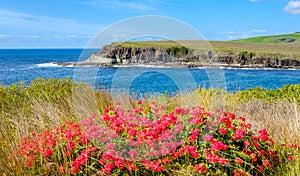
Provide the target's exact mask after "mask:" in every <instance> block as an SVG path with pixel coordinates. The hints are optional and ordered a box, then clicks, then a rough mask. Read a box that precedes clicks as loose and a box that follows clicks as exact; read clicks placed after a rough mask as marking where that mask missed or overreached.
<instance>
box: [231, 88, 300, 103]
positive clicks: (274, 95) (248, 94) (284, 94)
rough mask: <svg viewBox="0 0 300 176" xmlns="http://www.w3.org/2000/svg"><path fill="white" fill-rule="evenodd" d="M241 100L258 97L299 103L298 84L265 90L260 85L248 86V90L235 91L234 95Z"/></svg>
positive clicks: (272, 100)
mask: <svg viewBox="0 0 300 176" xmlns="http://www.w3.org/2000/svg"><path fill="white" fill-rule="evenodd" d="M234 96H235V97H236V98H239V99H240V100H242V101H249V100H250V99H258V100H263V101H267V102H275V101H278V100H282V101H288V102H296V103H298V104H299V103H300V84H295V85H289V84H287V85H285V86H283V87H281V88H278V89H275V90H267V89H264V88H261V87H256V88H250V89H248V90H244V91H240V92H237V93H236V94H235V95H234Z"/></svg>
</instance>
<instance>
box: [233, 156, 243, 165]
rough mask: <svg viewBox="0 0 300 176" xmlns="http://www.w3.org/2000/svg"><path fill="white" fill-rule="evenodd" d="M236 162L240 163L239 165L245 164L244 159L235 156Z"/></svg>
mask: <svg viewBox="0 0 300 176" xmlns="http://www.w3.org/2000/svg"><path fill="white" fill-rule="evenodd" d="M234 162H236V163H238V164H239V165H242V164H243V160H242V159H241V158H235V159H234Z"/></svg>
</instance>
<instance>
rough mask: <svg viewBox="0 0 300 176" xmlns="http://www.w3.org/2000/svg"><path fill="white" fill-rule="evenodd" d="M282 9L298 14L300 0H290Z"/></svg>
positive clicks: (299, 11)
mask: <svg viewBox="0 0 300 176" xmlns="http://www.w3.org/2000/svg"><path fill="white" fill-rule="evenodd" d="M284 10H285V11H286V12H288V13H290V14H295V15H297V14H300V1H299V0H292V1H290V2H289V3H288V4H287V5H286V6H285V7H284Z"/></svg>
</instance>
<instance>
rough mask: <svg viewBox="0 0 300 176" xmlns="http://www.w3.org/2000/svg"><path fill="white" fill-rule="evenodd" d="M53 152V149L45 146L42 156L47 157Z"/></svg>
mask: <svg viewBox="0 0 300 176" xmlns="http://www.w3.org/2000/svg"><path fill="white" fill-rule="evenodd" d="M52 153H53V150H52V149H50V148H46V150H45V152H44V156H45V157H48V156H51V155H52Z"/></svg>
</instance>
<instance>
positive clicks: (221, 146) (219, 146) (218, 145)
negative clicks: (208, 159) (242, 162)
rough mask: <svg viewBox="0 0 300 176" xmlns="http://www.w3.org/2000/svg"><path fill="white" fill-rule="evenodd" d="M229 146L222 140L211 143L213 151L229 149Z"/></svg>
mask: <svg viewBox="0 0 300 176" xmlns="http://www.w3.org/2000/svg"><path fill="white" fill-rule="evenodd" d="M227 149H228V146H227V145H226V144H223V143H222V142H221V141H214V142H213V143H212V145H211V150H212V151H220V150H227Z"/></svg>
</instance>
